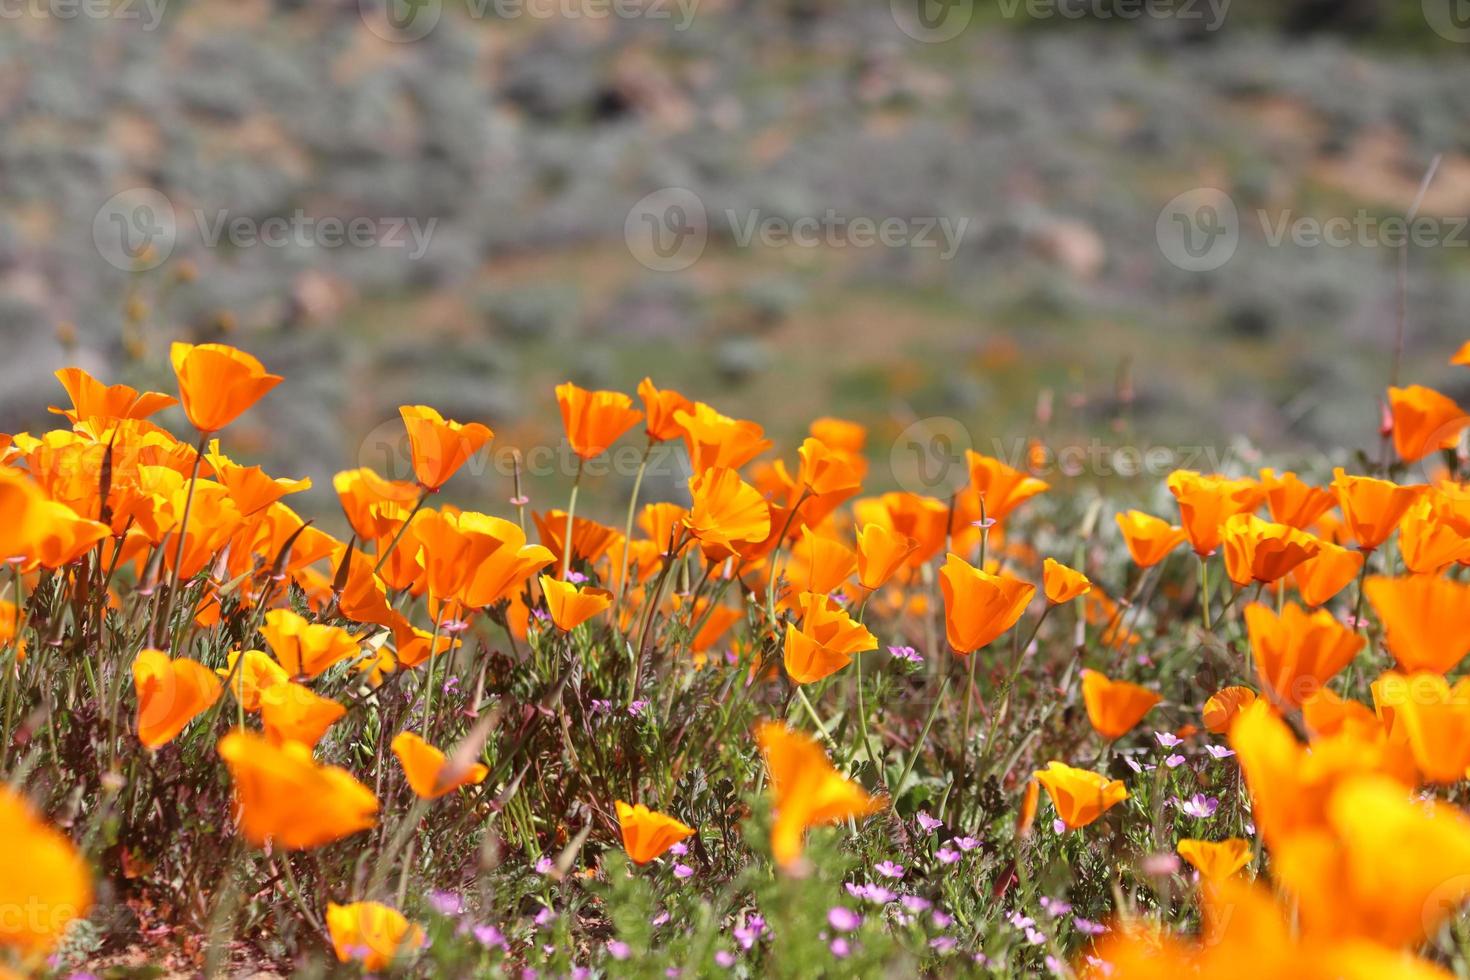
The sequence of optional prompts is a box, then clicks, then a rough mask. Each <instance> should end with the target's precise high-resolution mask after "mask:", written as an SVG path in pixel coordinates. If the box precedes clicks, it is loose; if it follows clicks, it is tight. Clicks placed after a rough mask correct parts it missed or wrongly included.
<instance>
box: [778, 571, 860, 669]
mask: <svg viewBox="0 0 1470 980" xmlns="http://www.w3.org/2000/svg"><path fill="white" fill-rule="evenodd" d="M801 610H802V616H801V628H800V629H797V627H796V625H795V624H794V623H787V624H786V647H785V656H784V660H785V663H786V673H787V674H789V675H790V676H791V679H792V680H793V681H795V682H796V683H798V684H812V683H815V682H816V681H819V680H821V679H822V678H824V677H828V676H830V675H832V674H835V673H837V671H839V670H841V669H842V668H844V667H846V666H847V665H848V664H850V663H852V657H853V654H857V653H862V652H863V651H864V650H874V649H877V646H878V639H877V637H875V636H873V634H872V633H870V632H868V630H867V628H866V627H865V626H863V625H862V624H861V623H859V622H857V621H856V620H854V619H853V618H852V617H851V616H849V615H848V614H847V612H846V611H845V610H844V609H843V608H842V606H841V605H839V604H838V603H837V602H836V601H834V600H833V599H831V598H829V597H828V596H825V595H818V594H816V593H813V592H804V593H802V595H801Z"/></svg>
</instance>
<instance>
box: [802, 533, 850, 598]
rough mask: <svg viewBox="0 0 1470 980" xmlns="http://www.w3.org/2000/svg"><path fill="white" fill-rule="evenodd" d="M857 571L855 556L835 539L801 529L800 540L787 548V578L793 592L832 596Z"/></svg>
mask: <svg viewBox="0 0 1470 980" xmlns="http://www.w3.org/2000/svg"><path fill="white" fill-rule="evenodd" d="M856 570H857V554H856V553H854V552H853V550H852V549H851V548H849V547H848V546H847V545H845V544H843V543H842V542H841V541H838V540H837V539H835V538H829V537H827V536H826V535H824V534H819V533H818V532H816V531H814V530H812V529H811V528H810V527H803V528H802V529H801V540H799V541H798V542H797V543H796V544H794V545H792V547H791V567H790V568H789V569H788V570H787V577H788V578H789V579H790V580H791V582H792V584H793V586H794V587H795V590H796V591H797V592H816V593H818V594H820V595H827V594H828V593H831V592H836V591H837V590H838V589H840V588H841V587H842V584H843V583H844V582H846V581H847V578H848V576H849V575H851V574H852V573H853V572H854V571H856Z"/></svg>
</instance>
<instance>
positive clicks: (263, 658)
mask: <svg viewBox="0 0 1470 980" xmlns="http://www.w3.org/2000/svg"><path fill="white" fill-rule="evenodd" d="M225 663H226V666H224V667H219V668H217V669H216V670H215V673H216V674H218V675H219V676H220V677H224V678H228V679H229V685H230V693H231V694H233V695H234V696H235V699H236V700H238V701H239V702H240V706H241V707H242V708H243V709H244V710H246V711H251V712H254V711H259V710H260V695H261V692H262V691H264V690H265V689H266V688H269V687H273V686H274V685H276V684H285V683H286V682H287V681H289V680H290V679H291V675H290V674H288V673H286V668H284V667H282V666H281V665H280V664H278V663H276V662H275V661H274V660H272V659H271V658H270V657H269V656H267V655H266V654H265V653H264V652H263V651H260V650H246V651H245V652H243V653H241V652H240V651H238V650H233V651H231V652H230V654H229V656H228V657H226V658H225ZM237 664H238V665H239V666H238V667H237V666H236V665H237Z"/></svg>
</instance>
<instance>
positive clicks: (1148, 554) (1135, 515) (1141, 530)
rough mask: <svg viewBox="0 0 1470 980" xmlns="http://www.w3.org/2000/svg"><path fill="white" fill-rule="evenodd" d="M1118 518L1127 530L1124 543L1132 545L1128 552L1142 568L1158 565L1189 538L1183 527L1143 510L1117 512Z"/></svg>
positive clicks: (1121, 529) (1123, 530)
mask: <svg viewBox="0 0 1470 980" xmlns="http://www.w3.org/2000/svg"><path fill="white" fill-rule="evenodd" d="M1116 519H1117V521H1118V530H1120V531H1122V532H1123V543H1124V544H1126V545H1127V546H1128V554H1129V555H1130V556H1132V558H1133V562H1134V564H1136V565H1137V566H1138V567H1139V568H1152V567H1153V566H1155V565H1157V564H1158V563H1159V562H1161V561H1163V560H1164V559H1165V558H1167V557H1168V556H1169V552H1171V551H1173V550H1174V549H1175V548H1177V547H1179V544H1180V542H1182V541H1183V540H1184V538H1185V534H1184V529H1183V528H1181V527H1176V526H1174V525H1173V524H1170V523H1169V522H1168V521H1166V520H1164V519H1162V518H1159V517H1154V516H1153V515H1152V514H1145V513H1143V511H1139V510H1130V511H1128V512H1127V513H1126V514H1119V515H1117V518H1116Z"/></svg>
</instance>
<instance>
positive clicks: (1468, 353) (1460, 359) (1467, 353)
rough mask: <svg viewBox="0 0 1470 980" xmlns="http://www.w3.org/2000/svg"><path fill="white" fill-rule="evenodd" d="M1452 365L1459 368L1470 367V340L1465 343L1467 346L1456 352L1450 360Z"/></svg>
mask: <svg viewBox="0 0 1470 980" xmlns="http://www.w3.org/2000/svg"><path fill="white" fill-rule="evenodd" d="M1450 364H1451V365H1455V366H1458V367H1470V340H1467V341H1465V345H1464V346H1463V347H1461V348H1460V349H1459V350H1457V351H1455V355H1454V356H1453V357H1451V358H1450Z"/></svg>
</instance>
